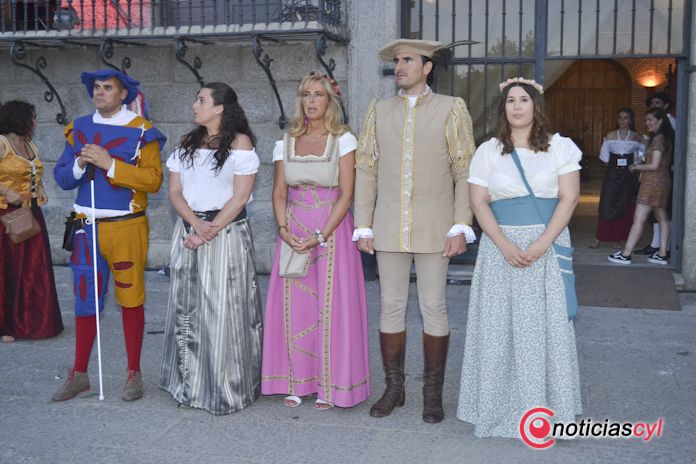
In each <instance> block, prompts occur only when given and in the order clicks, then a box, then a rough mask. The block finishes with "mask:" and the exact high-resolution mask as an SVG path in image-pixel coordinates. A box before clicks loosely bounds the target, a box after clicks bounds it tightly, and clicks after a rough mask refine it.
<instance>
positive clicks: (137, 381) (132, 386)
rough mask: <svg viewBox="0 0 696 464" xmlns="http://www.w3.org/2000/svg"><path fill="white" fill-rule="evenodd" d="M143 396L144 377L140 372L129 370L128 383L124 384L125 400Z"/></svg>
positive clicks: (123, 397) (133, 399)
mask: <svg viewBox="0 0 696 464" xmlns="http://www.w3.org/2000/svg"><path fill="white" fill-rule="evenodd" d="M142 396H143V377H142V375H141V374H140V372H136V371H128V378H127V379H126V384H125V385H124V386H123V394H122V395H121V398H122V399H123V401H135V400H137V399H139V398H141V397H142Z"/></svg>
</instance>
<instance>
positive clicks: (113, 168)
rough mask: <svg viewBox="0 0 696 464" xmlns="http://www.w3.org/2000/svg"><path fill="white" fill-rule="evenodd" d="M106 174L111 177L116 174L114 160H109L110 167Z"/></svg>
mask: <svg viewBox="0 0 696 464" xmlns="http://www.w3.org/2000/svg"><path fill="white" fill-rule="evenodd" d="M106 175H107V176H109V177H110V178H111V179H113V178H114V176H115V175H116V160H113V159H112V160H111V167H110V168H109V170H108V171H106Z"/></svg>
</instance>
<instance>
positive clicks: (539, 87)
mask: <svg viewBox="0 0 696 464" xmlns="http://www.w3.org/2000/svg"><path fill="white" fill-rule="evenodd" d="M510 84H527V85H531V86H532V87H534V88H535V89H536V90H537V92H539V93H541V94H543V93H544V87H543V86H542V85H541V84H539V83H538V82H537V81H535V80H534V79H525V78H524V77H511V78H510V79H508V80H506V81H503V82H501V83H500V84H498V87H500V93H503V90H505V87H507V86H508V85H510Z"/></svg>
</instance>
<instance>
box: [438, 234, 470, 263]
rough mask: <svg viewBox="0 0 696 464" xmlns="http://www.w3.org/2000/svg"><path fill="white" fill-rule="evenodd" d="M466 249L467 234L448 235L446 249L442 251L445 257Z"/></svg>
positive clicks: (460, 252) (455, 254) (458, 253)
mask: <svg viewBox="0 0 696 464" xmlns="http://www.w3.org/2000/svg"><path fill="white" fill-rule="evenodd" d="M465 251H466V236H465V235H464V234H459V235H455V236H454V237H447V241H446V242H445V251H444V252H443V253H442V257H443V258H451V257H452V256H457V255H460V254H462V253H464V252H465Z"/></svg>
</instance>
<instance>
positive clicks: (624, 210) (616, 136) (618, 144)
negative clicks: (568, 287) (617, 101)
mask: <svg viewBox="0 0 696 464" xmlns="http://www.w3.org/2000/svg"><path fill="white" fill-rule="evenodd" d="M634 119H635V113H634V112H633V110H632V109H631V108H621V109H619V111H617V113H616V130H615V131H611V132H609V133H608V134H607V136H606V137H605V138H604V141H603V142H602V148H601V149H600V151H599V159H600V161H602V162H604V163H605V164H606V165H607V169H606V171H605V172H604V180H603V182H602V193H601V195H600V199H599V217H598V219H597V234H596V235H595V241H594V243H592V244H591V245H590V248H597V247H599V244H600V242H614V248H620V247H621V245H622V244H621V242H624V241H625V240H626V238H628V232H629V231H630V230H631V225H632V224H633V211H634V209H635V206H636V193H637V191H638V176H637V175H636V174H634V173H631V172H629V166H631V165H633V164H636V163H637V162H638V160H639V159H640V158H642V156H643V153H644V152H645V146H644V145H643V138H642V137H641V136H640V135H639V134H638V133H637V132H636V128H635V123H634Z"/></svg>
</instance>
